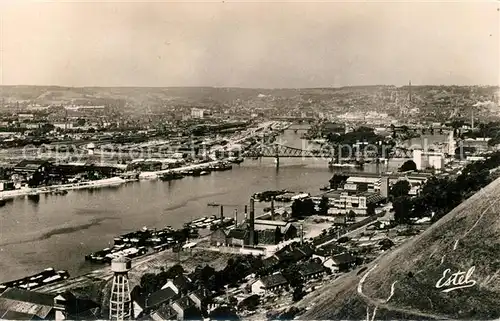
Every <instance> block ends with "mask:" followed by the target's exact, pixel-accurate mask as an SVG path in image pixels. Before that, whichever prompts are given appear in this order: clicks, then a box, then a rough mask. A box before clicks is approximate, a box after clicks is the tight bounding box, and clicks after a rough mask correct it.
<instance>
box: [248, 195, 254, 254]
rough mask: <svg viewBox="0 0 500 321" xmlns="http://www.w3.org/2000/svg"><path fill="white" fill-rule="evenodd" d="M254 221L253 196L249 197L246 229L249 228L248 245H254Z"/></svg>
mask: <svg viewBox="0 0 500 321" xmlns="http://www.w3.org/2000/svg"><path fill="white" fill-rule="evenodd" d="M254 223H255V200H254V198H253V197H251V198H250V217H249V219H248V229H249V233H250V235H249V239H248V243H249V244H250V245H255V230H254Z"/></svg>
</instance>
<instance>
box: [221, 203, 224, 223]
mask: <svg viewBox="0 0 500 321" xmlns="http://www.w3.org/2000/svg"><path fill="white" fill-rule="evenodd" d="M220 220H221V221H222V220H224V206H222V205H221V206H220Z"/></svg>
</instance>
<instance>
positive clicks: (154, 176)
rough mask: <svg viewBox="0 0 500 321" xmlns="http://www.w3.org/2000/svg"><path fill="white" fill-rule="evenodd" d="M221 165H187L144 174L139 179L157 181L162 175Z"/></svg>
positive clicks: (214, 162)
mask: <svg viewBox="0 0 500 321" xmlns="http://www.w3.org/2000/svg"><path fill="white" fill-rule="evenodd" d="M218 163H220V161H213V162H208V163H202V164H194V165H187V166H182V167H177V168H171V169H165V170H161V171H154V172H142V173H140V174H139V179H157V178H158V177H159V176H160V175H163V174H166V173H171V172H174V173H178V172H182V171H189V170H193V169H206V168H208V167H210V166H212V165H216V164H218Z"/></svg>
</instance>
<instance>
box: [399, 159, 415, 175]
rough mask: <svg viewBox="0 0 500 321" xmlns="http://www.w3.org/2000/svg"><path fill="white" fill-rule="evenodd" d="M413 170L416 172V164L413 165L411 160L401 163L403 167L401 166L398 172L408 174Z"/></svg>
mask: <svg viewBox="0 0 500 321" xmlns="http://www.w3.org/2000/svg"><path fill="white" fill-rule="evenodd" d="M415 170H417V164H415V162H414V161H412V160H411V159H410V160H407V161H406V162H404V163H403V165H401V167H399V171H400V172H408V171H415Z"/></svg>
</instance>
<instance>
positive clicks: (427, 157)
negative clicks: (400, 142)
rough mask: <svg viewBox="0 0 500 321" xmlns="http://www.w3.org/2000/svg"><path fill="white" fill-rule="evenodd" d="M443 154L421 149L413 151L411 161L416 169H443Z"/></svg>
mask: <svg viewBox="0 0 500 321" xmlns="http://www.w3.org/2000/svg"><path fill="white" fill-rule="evenodd" d="M444 158H445V157H444V154H443V153H440V152H424V151H423V150H421V149H416V150H414V151H413V162H415V165H416V166H417V170H423V169H427V168H434V169H443V168H444Z"/></svg>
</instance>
